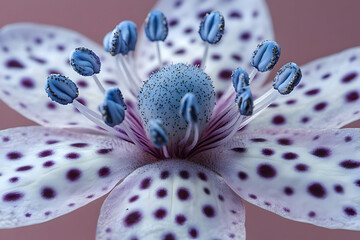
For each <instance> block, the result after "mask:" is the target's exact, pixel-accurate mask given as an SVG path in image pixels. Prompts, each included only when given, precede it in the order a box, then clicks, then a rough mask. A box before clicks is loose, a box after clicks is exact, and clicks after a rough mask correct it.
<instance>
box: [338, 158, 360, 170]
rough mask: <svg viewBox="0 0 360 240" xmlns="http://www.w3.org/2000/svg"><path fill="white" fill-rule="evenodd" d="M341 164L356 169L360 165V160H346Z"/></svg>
mask: <svg viewBox="0 0 360 240" xmlns="http://www.w3.org/2000/svg"><path fill="white" fill-rule="evenodd" d="M340 166H342V167H343V168H347V169H354V168H358V167H360V162H358V161H355V160H344V161H342V162H341V163H340Z"/></svg>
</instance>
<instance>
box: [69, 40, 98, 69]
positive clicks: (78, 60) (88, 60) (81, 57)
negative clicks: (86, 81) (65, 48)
mask: <svg viewBox="0 0 360 240" xmlns="http://www.w3.org/2000/svg"><path fill="white" fill-rule="evenodd" d="M70 64H71V66H72V68H73V69H74V71H75V72H77V73H78V74H80V75H82V76H92V75H94V74H97V73H99V72H100V68H101V62H100V58H99V57H98V56H97V55H96V54H95V53H94V52H93V51H91V50H90V49H87V48H84V47H79V48H76V49H75V50H74V51H73V52H72V53H71V55H70Z"/></svg>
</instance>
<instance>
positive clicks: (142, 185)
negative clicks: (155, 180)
mask: <svg viewBox="0 0 360 240" xmlns="http://www.w3.org/2000/svg"><path fill="white" fill-rule="evenodd" d="M150 185H151V178H149V177H147V178H145V179H143V180H142V181H141V183H140V189H147V188H149V187H150Z"/></svg>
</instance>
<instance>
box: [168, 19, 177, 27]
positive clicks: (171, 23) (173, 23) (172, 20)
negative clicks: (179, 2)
mask: <svg viewBox="0 0 360 240" xmlns="http://www.w3.org/2000/svg"><path fill="white" fill-rule="evenodd" d="M178 23H179V21H178V20H177V19H171V20H170V21H169V26H170V27H175V26H176V25H178Z"/></svg>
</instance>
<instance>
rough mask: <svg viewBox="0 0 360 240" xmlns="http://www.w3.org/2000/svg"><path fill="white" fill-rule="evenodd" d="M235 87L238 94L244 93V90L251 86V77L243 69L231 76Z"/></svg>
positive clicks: (238, 69)
mask: <svg viewBox="0 0 360 240" xmlns="http://www.w3.org/2000/svg"><path fill="white" fill-rule="evenodd" d="M231 79H232V82H233V86H234V88H235V91H236V92H237V93H239V94H240V93H242V92H243V88H244V87H246V86H249V81H250V80H249V75H248V74H247V72H246V71H245V70H244V69H242V68H237V69H236V70H235V71H234V72H233V73H232V75H231Z"/></svg>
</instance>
